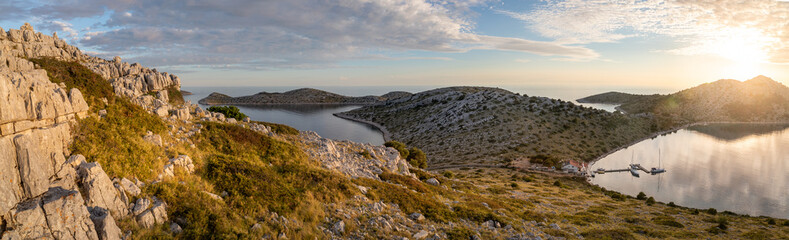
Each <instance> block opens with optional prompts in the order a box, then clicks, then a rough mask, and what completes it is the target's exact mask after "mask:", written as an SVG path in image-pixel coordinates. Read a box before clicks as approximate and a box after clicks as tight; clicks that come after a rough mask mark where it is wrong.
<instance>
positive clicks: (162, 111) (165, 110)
mask: <svg viewBox="0 0 789 240" xmlns="http://www.w3.org/2000/svg"><path fill="white" fill-rule="evenodd" d="M154 113H155V114H156V115H157V116H159V117H166V116H167V114H168V113H170V111H169V110H168V107H158V108H156V110H154Z"/></svg>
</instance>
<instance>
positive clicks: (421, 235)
mask: <svg viewBox="0 0 789 240" xmlns="http://www.w3.org/2000/svg"><path fill="white" fill-rule="evenodd" d="M427 235H428V233H427V231H425V230H422V231H419V232H418V233H415V234H414V239H424V238H426V237H427Z"/></svg>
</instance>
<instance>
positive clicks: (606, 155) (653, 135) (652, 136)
mask: <svg viewBox="0 0 789 240" xmlns="http://www.w3.org/2000/svg"><path fill="white" fill-rule="evenodd" d="M709 124H789V121H785V122H697V123H688V124H685V125H682V126H679V127H675V128H672V129H669V130H664V131H660V132H656V133H653V134H650V135H649V136H646V137H643V138H639V139H637V140H635V141H633V142H631V143H629V144H627V145H624V146H621V147H618V148H615V149H613V150H611V151H608V152H607V153H605V154H603V155H600V156H598V157H596V158H595V159H594V160H592V161H590V162H588V165H589V166H590V167H591V166H592V165H594V164H595V163H597V161H600V160H602V159H603V158H605V157H608V156H609V155H611V154H613V153H615V152H618V151H620V150H622V149H626V148H629V147H631V146H633V145H636V144H638V143H640V142H643V141H644V140H647V139H652V138H655V137H659V136H662V135H666V134H670V133H674V132H677V131H679V130H682V129H686V128H689V127H693V126H699V125H709ZM587 171H591V168H590V169H587Z"/></svg>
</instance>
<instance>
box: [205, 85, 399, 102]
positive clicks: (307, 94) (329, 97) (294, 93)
mask: <svg viewBox="0 0 789 240" xmlns="http://www.w3.org/2000/svg"><path fill="white" fill-rule="evenodd" d="M409 95H410V93H407V92H391V93H387V94H385V95H383V96H364V97H348V96H343V95H340V94H336V93H330V92H327V91H323V90H318V89H312V88H301V89H296V90H291V91H287V92H284V93H268V92H260V93H257V94H255V95H251V96H241V97H231V96H228V95H225V94H221V93H216V92H214V93H211V94H210V95H209V96H208V97H206V98H203V99H200V101H199V103H200V104H207V105H217V104H234V105H278V104H339V105H370V104H377V103H381V102H383V101H386V100H388V99H394V98H400V97H406V96H409Z"/></svg>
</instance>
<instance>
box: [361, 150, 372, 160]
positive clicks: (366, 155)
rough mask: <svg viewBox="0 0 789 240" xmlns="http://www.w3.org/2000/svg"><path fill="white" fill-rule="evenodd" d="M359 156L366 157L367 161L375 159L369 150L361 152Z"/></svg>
mask: <svg viewBox="0 0 789 240" xmlns="http://www.w3.org/2000/svg"><path fill="white" fill-rule="evenodd" d="M359 155H362V157H364V158H365V159H373V156H372V155H371V154H370V151H367V149H365V150H364V151H361V152H360V153H359Z"/></svg>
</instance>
